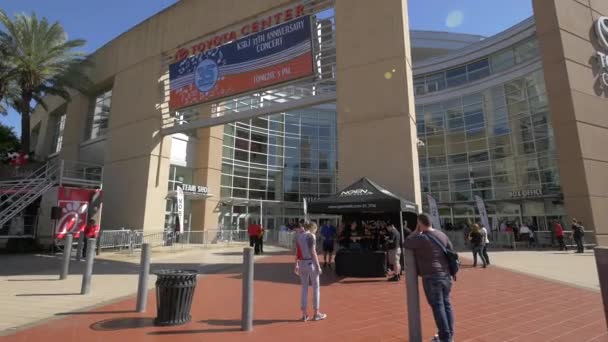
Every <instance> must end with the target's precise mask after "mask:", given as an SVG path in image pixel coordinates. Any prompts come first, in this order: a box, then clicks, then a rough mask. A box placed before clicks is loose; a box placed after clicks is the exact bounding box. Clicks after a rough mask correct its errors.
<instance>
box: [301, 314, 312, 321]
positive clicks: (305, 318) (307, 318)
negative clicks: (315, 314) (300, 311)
mask: <svg viewBox="0 0 608 342" xmlns="http://www.w3.org/2000/svg"><path fill="white" fill-rule="evenodd" d="M309 319H310V318H309V317H308V315H302V318H300V320H301V321H302V322H307V321H308V320H309Z"/></svg>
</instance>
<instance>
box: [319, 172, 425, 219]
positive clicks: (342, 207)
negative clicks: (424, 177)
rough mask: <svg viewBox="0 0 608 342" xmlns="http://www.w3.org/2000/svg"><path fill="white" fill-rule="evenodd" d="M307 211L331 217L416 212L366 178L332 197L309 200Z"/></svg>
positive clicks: (413, 208) (415, 209) (402, 200)
mask: <svg viewBox="0 0 608 342" xmlns="http://www.w3.org/2000/svg"><path fill="white" fill-rule="evenodd" d="M307 209H308V213H311V214H333V215H346V214H353V213H361V212H364V213H387V212H392V213H397V212H410V213H414V214H416V213H417V212H418V210H417V209H418V206H417V205H416V204H415V203H413V202H410V201H407V200H405V199H403V198H401V197H399V196H397V195H395V194H393V193H391V192H390V191H388V190H386V189H385V188H383V187H381V186H380V185H378V184H376V183H374V182H373V181H371V180H370V179H369V178H367V177H363V178H361V179H359V180H358V181H356V182H355V183H353V184H351V185H350V186H348V187H347V188H345V189H343V190H342V191H339V192H338V193H336V194H334V195H333V196H330V197H324V198H318V199H311V200H309V201H308V203H307Z"/></svg>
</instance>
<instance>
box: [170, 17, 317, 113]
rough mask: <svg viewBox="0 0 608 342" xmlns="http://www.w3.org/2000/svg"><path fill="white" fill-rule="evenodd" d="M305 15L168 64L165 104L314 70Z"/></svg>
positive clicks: (243, 89)
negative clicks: (166, 101) (167, 90)
mask: <svg viewBox="0 0 608 342" xmlns="http://www.w3.org/2000/svg"><path fill="white" fill-rule="evenodd" d="M310 25H311V24H310V16H304V17H301V18H299V19H296V20H292V21H290V22H287V23H284V24H282V25H278V26H275V27H273V28H270V29H267V30H264V31H262V32H260V33H256V34H252V35H249V36H247V37H244V38H241V39H239V40H236V41H233V42H232V43H229V44H226V45H224V46H221V47H219V48H215V49H212V50H209V51H206V52H204V53H200V54H198V55H195V56H192V57H189V58H186V59H184V60H181V61H179V62H176V63H173V64H171V65H170V66H169V79H170V99H169V107H170V108H171V109H179V108H183V107H187V106H192V105H195V104H198V103H203V102H206V101H210V100H215V99H219V98H222V97H227V96H232V95H236V94H239V93H243V92H247V91H251V90H255V89H258V88H264V87H267V86H270V85H275V84H278V83H283V82H286V81H290V80H295V79H298V78H301V77H305V76H309V75H312V74H313V73H314V69H313V59H312V41H311V26H310Z"/></svg>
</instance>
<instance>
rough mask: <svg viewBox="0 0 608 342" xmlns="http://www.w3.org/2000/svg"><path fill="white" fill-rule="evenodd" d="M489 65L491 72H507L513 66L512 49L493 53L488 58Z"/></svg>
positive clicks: (513, 56)
mask: <svg viewBox="0 0 608 342" xmlns="http://www.w3.org/2000/svg"><path fill="white" fill-rule="evenodd" d="M490 63H491V65H492V72H493V73H499V72H501V71H504V70H507V69H509V68H511V67H512V66H513V65H515V55H514V54H513V49H506V50H503V51H500V52H497V53H495V54H494V55H492V56H491V57H490Z"/></svg>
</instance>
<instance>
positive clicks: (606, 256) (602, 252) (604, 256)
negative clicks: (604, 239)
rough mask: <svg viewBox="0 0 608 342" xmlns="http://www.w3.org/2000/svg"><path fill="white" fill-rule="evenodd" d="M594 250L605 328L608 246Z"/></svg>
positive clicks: (607, 288) (607, 312)
mask: <svg viewBox="0 0 608 342" xmlns="http://www.w3.org/2000/svg"><path fill="white" fill-rule="evenodd" d="M594 251H595V262H596V265H597V275H598V278H599V280H600V289H601V292H602V300H603V302H604V317H605V318H606V328H607V329H608V247H596V248H595V249H594Z"/></svg>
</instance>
